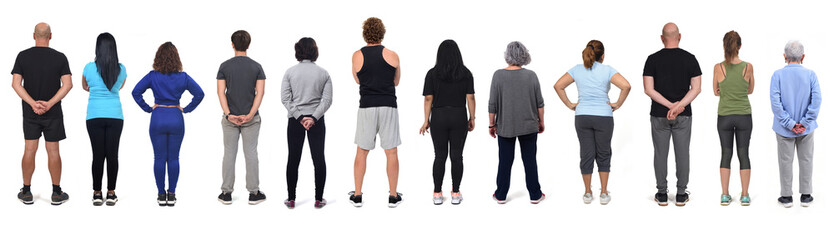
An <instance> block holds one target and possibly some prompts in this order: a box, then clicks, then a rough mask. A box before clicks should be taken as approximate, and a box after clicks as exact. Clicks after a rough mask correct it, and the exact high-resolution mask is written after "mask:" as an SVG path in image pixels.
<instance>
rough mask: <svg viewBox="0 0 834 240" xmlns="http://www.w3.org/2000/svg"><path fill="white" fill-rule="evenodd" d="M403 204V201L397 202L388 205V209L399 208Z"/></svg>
mask: <svg viewBox="0 0 834 240" xmlns="http://www.w3.org/2000/svg"><path fill="white" fill-rule="evenodd" d="M401 202H403V201H399V202H396V203H388V208H395V207H397V206H399V205H400V203H401Z"/></svg>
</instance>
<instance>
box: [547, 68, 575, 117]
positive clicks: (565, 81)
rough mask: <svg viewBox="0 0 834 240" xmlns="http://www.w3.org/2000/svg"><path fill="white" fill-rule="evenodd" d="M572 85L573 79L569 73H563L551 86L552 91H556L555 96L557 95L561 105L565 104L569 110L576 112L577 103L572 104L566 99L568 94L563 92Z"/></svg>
mask: <svg viewBox="0 0 834 240" xmlns="http://www.w3.org/2000/svg"><path fill="white" fill-rule="evenodd" d="M572 83H573V77H571V76H570V74H569V73H565V75H562V77H561V78H559V80H558V81H556V84H553V89H555V90H556V94H557V95H559V99H561V100H562V103H564V104H565V106H566V107H568V109H570V110H576V105H578V103H573V102H571V101H570V99H569V98H568V94H567V93H566V92H565V88H567V87H568V86H570V85H571V84H572Z"/></svg>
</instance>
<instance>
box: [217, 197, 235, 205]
mask: <svg viewBox="0 0 834 240" xmlns="http://www.w3.org/2000/svg"><path fill="white" fill-rule="evenodd" d="M217 201H218V202H220V203H222V204H223V205H229V204H232V201H224V200H223V199H219V198H218V199H217Z"/></svg>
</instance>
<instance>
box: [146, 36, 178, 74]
mask: <svg viewBox="0 0 834 240" xmlns="http://www.w3.org/2000/svg"><path fill="white" fill-rule="evenodd" d="M153 70H156V71H159V72H160V73H163V74H169V73H173V72H182V62H180V54H179V52H177V47H176V46H174V44H173V43H171V42H165V43H163V44H162V45H160V46H159V49H158V50H156V57H155V58H154V59H153Z"/></svg>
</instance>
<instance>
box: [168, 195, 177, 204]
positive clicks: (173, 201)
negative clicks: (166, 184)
mask: <svg viewBox="0 0 834 240" xmlns="http://www.w3.org/2000/svg"><path fill="white" fill-rule="evenodd" d="M176 203H177V194H174V193H172V192H169V193H168V206H169V207H173V206H174V204H176Z"/></svg>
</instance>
